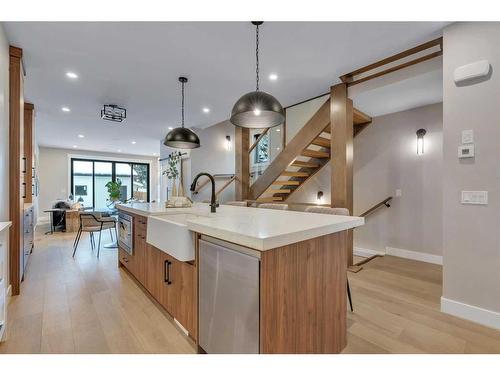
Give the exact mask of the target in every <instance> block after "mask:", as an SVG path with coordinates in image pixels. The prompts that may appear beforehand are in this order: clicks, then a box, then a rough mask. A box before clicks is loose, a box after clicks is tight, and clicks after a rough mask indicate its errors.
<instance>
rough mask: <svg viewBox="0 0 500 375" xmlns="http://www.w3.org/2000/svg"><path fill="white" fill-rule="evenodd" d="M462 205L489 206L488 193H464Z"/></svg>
mask: <svg viewBox="0 0 500 375" xmlns="http://www.w3.org/2000/svg"><path fill="white" fill-rule="evenodd" d="M461 202H462V204H481V205H485V204H488V192H487V191H462V199H461Z"/></svg>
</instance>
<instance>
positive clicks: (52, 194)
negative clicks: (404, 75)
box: [38, 147, 158, 220]
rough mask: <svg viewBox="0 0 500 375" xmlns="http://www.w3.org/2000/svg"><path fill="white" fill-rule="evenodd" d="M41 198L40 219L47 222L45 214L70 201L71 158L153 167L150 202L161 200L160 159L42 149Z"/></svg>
mask: <svg viewBox="0 0 500 375" xmlns="http://www.w3.org/2000/svg"><path fill="white" fill-rule="evenodd" d="M39 153H40V155H39V168H38V175H39V178H40V196H39V197H38V205H39V211H40V215H39V219H42V220H47V218H48V216H47V214H45V213H44V212H43V211H44V210H46V209H49V208H51V207H52V204H53V202H54V201H55V200H57V199H67V198H68V196H69V194H70V178H71V176H70V159H71V157H81V158H89V159H90V158H94V159H101V160H125V161H136V162H143V163H150V170H149V174H150V186H151V187H150V189H151V190H150V200H158V162H157V158H150V157H140V156H137V155H127V154H113V153H105V152H97V151H82V150H68V149H61V148H50V147H40V148H39Z"/></svg>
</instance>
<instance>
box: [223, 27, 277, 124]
mask: <svg viewBox="0 0 500 375" xmlns="http://www.w3.org/2000/svg"><path fill="white" fill-rule="evenodd" d="M262 23H263V22H262V21H252V24H253V25H255V29H256V30H255V45H256V48H255V63H256V64H255V73H256V89H255V91H252V92H249V93H247V94H245V95H243V96H242V97H241V98H239V99H238V101H237V102H236V103H235V105H234V106H233V110H232V112H231V119H230V121H231V123H232V124H233V125H235V126H240V127H242V128H251V129H263V128H272V127H273V126H276V125H280V124H282V123H283V121H284V120H285V111H284V110H283V107H282V106H281V103H280V102H279V101H278V100H277V99H276V98H275V97H274V96H272V95H270V94H268V93H266V92H264V91H259V26H260V25H262Z"/></svg>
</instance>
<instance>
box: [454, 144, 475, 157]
mask: <svg viewBox="0 0 500 375" xmlns="http://www.w3.org/2000/svg"><path fill="white" fill-rule="evenodd" d="M473 157H474V145H472V144H471V145H460V146H458V158H459V159H464V158H473Z"/></svg>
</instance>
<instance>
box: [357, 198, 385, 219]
mask: <svg viewBox="0 0 500 375" xmlns="http://www.w3.org/2000/svg"><path fill="white" fill-rule="evenodd" d="M391 199H392V197H388V198H385V199H384V200H383V201H382V202H379V203H377V204H376V205H375V206H373V207H372V208H370V209H369V210H367V211H365V212H363V213H362V214H361V215H359V216H361V217H366V216H368V215H370V214H371V213H372V212H374V211H375V210H377V209H379V208H380V207H382V206H386V207H391V205H390V204H389V202H390V201H391Z"/></svg>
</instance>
